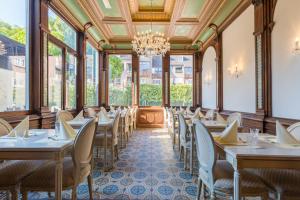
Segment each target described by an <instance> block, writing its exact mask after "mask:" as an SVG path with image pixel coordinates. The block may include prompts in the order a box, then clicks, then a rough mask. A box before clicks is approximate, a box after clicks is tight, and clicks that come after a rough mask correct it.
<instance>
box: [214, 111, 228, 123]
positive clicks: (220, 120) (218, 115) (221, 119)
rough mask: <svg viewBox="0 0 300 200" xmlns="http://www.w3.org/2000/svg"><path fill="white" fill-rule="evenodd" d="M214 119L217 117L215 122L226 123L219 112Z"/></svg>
mask: <svg viewBox="0 0 300 200" xmlns="http://www.w3.org/2000/svg"><path fill="white" fill-rule="evenodd" d="M216 119H217V122H219V123H220V124H226V123H227V121H226V120H225V119H224V118H223V117H222V115H220V114H219V113H217V114H216Z"/></svg>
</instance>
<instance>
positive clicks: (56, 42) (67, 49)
mask: <svg viewBox="0 0 300 200" xmlns="http://www.w3.org/2000/svg"><path fill="white" fill-rule="evenodd" d="M49 9H51V11H52V12H54V13H55V14H56V15H57V16H58V17H60V19H61V20H63V21H64V22H65V23H66V24H67V25H68V26H70V27H71V28H72V29H73V30H74V31H75V32H76V35H77V36H76V49H78V42H77V40H78V30H77V29H76V28H75V27H74V26H73V25H72V24H70V23H69V22H68V21H67V20H66V19H65V18H64V17H63V16H62V15H60V13H59V12H57V11H56V9H55V8H53V7H52V6H51V5H49V6H48V9H47V11H48V12H49ZM48 12H47V16H48ZM47 26H49V22H48V24H47ZM48 42H51V43H53V44H54V45H56V46H58V47H59V48H61V49H62V94H61V97H62V99H61V105H62V106H61V110H65V109H66V67H67V53H69V54H71V55H73V56H74V57H76V70H77V68H78V53H77V50H75V49H73V48H71V47H70V46H68V45H67V44H66V43H64V42H63V41H61V40H60V39H58V38H56V37H55V36H54V35H52V34H51V32H50V31H49V33H48V39H47V49H48ZM48 56H49V55H48V51H47V59H48ZM47 74H48V75H49V62H47ZM77 75H78V74H77ZM48 78H49V77H48ZM76 80H77V77H76ZM48 81H49V80H48ZM48 86H49V85H47V87H48ZM75 92H76V94H75V97H76V98H75V101H76V104H75V108H72V109H67V110H69V111H74V110H76V107H77V81H76V88H75ZM48 95H49V88H48V89H47V98H48ZM47 102H48V108H49V99H48V100H47Z"/></svg>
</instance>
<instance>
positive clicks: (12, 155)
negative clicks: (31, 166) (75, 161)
mask: <svg viewBox="0 0 300 200" xmlns="http://www.w3.org/2000/svg"><path fill="white" fill-rule="evenodd" d="M29 133H30V134H33V135H37V134H45V138H37V139H34V137H35V136H32V137H29V138H26V139H20V140H18V139H16V138H9V137H0V160H53V161H55V163H56V165H55V199H57V200H60V199H62V195H61V193H62V171H63V159H64V155H65V153H66V152H67V151H68V150H69V149H70V148H71V146H72V144H73V140H58V139H55V138H54V137H48V136H50V135H54V133H55V130H54V129H32V130H30V131H29Z"/></svg>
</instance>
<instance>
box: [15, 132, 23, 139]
mask: <svg viewBox="0 0 300 200" xmlns="http://www.w3.org/2000/svg"><path fill="white" fill-rule="evenodd" d="M15 135H16V138H17V141H22V140H23V138H24V131H15Z"/></svg>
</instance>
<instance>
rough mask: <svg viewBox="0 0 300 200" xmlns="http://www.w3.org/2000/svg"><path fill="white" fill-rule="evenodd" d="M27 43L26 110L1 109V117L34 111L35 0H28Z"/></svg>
mask: <svg viewBox="0 0 300 200" xmlns="http://www.w3.org/2000/svg"><path fill="white" fill-rule="evenodd" d="M26 4H27V6H26V13H27V15H26V45H25V49H26V57H25V70H26V74H25V79H26V81H27V82H26V83H25V85H26V87H27V88H25V89H26V92H25V95H28V97H26V98H25V102H26V105H25V106H26V109H24V110H17V111H0V117H11V116H16V115H29V114H31V113H32V99H31V82H32V78H33V76H32V74H31V71H32V67H31V64H30V63H31V62H32V53H31V52H32V51H31V43H32V41H33V39H34V38H33V36H32V34H31V33H32V32H33V27H32V26H31V24H30V18H31V16H32V13H33V9H32V7H33V4H34V1H33V0H26Z"/></svg>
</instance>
